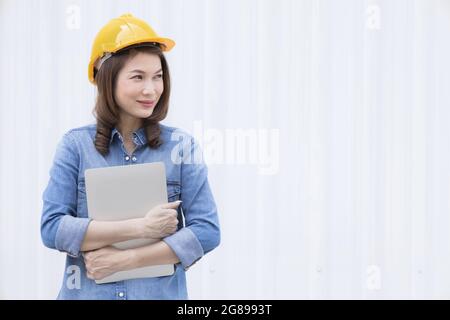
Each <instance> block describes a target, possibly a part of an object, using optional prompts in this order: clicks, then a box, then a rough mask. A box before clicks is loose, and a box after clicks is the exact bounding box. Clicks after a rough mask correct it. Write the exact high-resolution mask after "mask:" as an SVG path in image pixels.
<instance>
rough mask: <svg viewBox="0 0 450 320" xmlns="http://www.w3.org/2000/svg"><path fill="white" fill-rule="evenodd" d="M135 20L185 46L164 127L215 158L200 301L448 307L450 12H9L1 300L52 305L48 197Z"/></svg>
mask: <svg viewBox="0 0 450 320" xmlns="http://www.w3.org/2000/svg"><path fill="white" fill-rule="evenodd" d="M126 12H130V13H133V14H135V15H136V16H138V17H141V18H143V19H145V20H147V21H148V22H149V23H150V24H151V25H152V26H153V27H154V29H155V30H156V31H157V32H158V33H160V34H161V35H164V36H167V37H171V38H173V39H174V40H175V41H176V43H177V45H176V47H175V48H174V50H173V51H171V52H170V53H168V54H167V58H168V61H169V64H170V68H171V74H172V79H173V90H172V97H171V107H170V108H171V109H170V114H169V117H168V118H167V120H166V121H165V122H164V123H166V124H168V125H173V126H178V127H181V128H183V129H186V130H188V131H190V132H192V133H193V134H195V135H196V136H197V138H199V139H200V140H201V141H203V147H204V151H205V153H207V156H208V157H209V158H208V159H209V160H208V161H209V164H210V166H209V169H210V171H209V172H210V183H211V186H212V188H213V191H214V194H215V197H216V201H217V204H218V207H219V209H220V220H221V226H222V243H221V246H220V247H219V248H218V249H217V250H216V251H214V252H212V253H211V254H209V255H208V256H206V257H205V258H204V259H203V260H202V261H201V262H199V263H198V264H196V265H195V266H194V267H193V268H191V269H190V271H189V272H188V281H189V292H190V297H191V298H199V299H203V298H209V299H219V298H224V299H231V298H249V299H279V298H289V299H290V298H326V299H327V298H344V299H347V298H357V299H360V298H362V299H364V298H369V299H377V298H450V275H449V272H448V270H450V232H449V227H450V216H449V211H450V201H449V191H450V143H449V140H450V125H449V122H450V108H449V105H450V104H449V103H450V72H449V67H450V62H449V58H448V57H450V45H449V42H450V40H449V37H448V34H449V31H450V1H448V0H384V1H381V0H378V1H376V0H371V1H369V0H339V1H335V0H320V1H319V0H317V1H313V0H303V1H301V0H233V1H230V0H227V1H225V0H189V1H187V0H185V1H183V0H158V1H156V0H155V1H153V0H151V1H143V0H142V1H137V0H135V1H98V0H97V1H87V0H84V1H76V0H73V1H57V0H41V1H25V0H22V1H12V0H0V39H1V42H2V43H1V45H0V47H1V50H0V71H1V72H0V121H1V122H0V145H1V157H0V177H1V179H0V228H1V229H0V253H1V255H0V298H3V299H11V298H19V299H21V298H31V299H34V298H40V299H42V298H49V299H52V298H54V297H55V296H56V294H57V291H58V288H59V286H60V284H61V279H62V274H63V261H64V255H63V254H62V253H59V252H55V251H51V250H49V249H47V248H45V247H44V246H43V245H42V244H41V240H40V236H39V219H40V210H41V206H42V202H41V195H42V191H43V189H44V188H45V186H46V184H47V180H48V170H49V167H50V165H51V161H52V157H53V154H54V151H55V147H56V143H57V141H58V140H59V139H60V138H61V135H62V134H63V133H64V132H65V131H67V130H68V129H70V128H73V127H77V126H81V125H84V124H87V123H89V122H92V121H93V117H92V115H91V110H92V107H93V103H94V97H95V89H94V87H92V86H91V85H90V84H89V83H88V81H87V77H86V69H87V62H88V58H89V51H90V46H91V43H92V40H93V37H94V36H95V33H96V32H97V30H98V29H99V28H100V27H101V26H102V25H103V24H104V23H106V22H107V21H108V20H109V19H110V18H112V17H114V16H118V15H120V14H122V13H126ZM238 141H239V142H238Z"/></svg>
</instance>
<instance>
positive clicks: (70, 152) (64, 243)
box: [41, 131, 90, 257]
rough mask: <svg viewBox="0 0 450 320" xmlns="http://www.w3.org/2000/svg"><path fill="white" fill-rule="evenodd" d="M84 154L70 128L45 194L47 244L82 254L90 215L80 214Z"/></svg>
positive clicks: (43, 234) (43, 222) (43, 224)
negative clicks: (80, 215)
mask: <svg viewBox="0 0 450 320" xmlns="http://www.w3.org/2000/svg"><path fill="white" fill-rule="evenodd" d="M79 163H80V158H79V153H78V151H77V148H76V145H75V143H74V141H73V139H72V137H71V132H70V131H69V132H67V133H66V134H65V135H64V136H63V138H62V139H61V141H60V142H59V143H58V146H57V148H56V153H55V156H54V159H53V165H52V167H51V169H50V179H49V182H48V185H47V187H46V189H45V191H44V193H43V195H42V200H43V209H42V217H41V238H42V242H43V243H44V245H45V246H47V247H49V248H51V249H57V250H59V251H62V252H66V253H67V254H69V255H70V256H73V257H78V256H79V255H80V248H81V244H82V242H83V239H84V236H85V234H86V231H87V227H88V225H89V222H90V219H89V218H79V217H77V197H78V192H77V190H78V168H79Z"/></svg>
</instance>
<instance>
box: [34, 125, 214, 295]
mask: <svg viewBox="0 0 450 320" xmlns="http://www.w3.org/2000/svg"><path fill="white" fill-rule="evenodd" d="M160 127H161V138H162V140H163V144H162V145H161V146H160V147H159V148H157V149H151V148H149V147H148V145H147V144H146V143H147V138H146V135H145V130H144V128H140V129H139V130H138V131H136V132H134V133H133V139H134V143H135V144H136V146H137V147H136V149H135V150H134V152H133V154H131V155H128V154H127V152H126V150H125V147H124V144H123V138H122V136H121V135H120V132H119V131H118V130H117V129H113V131H112V134H111V140H110V149H109V153H108V154H107V155H106V156H102V155H101V154H100V153H99V152H98V151H97V150H96V149H95V146H94V137H95V133H96V125H95V124H92V125H87V126H84V127H81V128H76V129H72V130H70V131H68V132H67V133H66V134H65V135H64V136H63V138H62V139H61V141H60V142H59V144H58V147H57V150H56V153H55V156H54V161H53V165H52V168H51V169H50V179H49V182H48V185H47V188H46V189H45V191H44V193H43V196H42V198H43V210H42V220H41V236H42V241H43V243H44V244H45V246H47V247H49V248H52V249H57V250H59V251H61V252H65V253H67V259H66V266H65V270H64V279H63V283H62V286H61V290H60V292H59V295H58V299H188V294H187V288H186V276H185V271H186V270H187V269H188V268H189V267H190V266H191V265H192V264H194V263H195V262H196V261H197V260H199V259H200V258H201V257H202V256H203V255H204V254H206V253H208V252H209V251H211V250H212V249H214V248H215V247H217V246H218V245H219V242H220V229H219V221H218V216H217V208H216V205H215V202H214V198H213V195H212V193H211V189H210V187H209V183H208V177H207V167H206V165H205V163H204V162H203V161H202V155H201V151H200V148H199V146H198V144H197V143H196V141H195V140H194V139H193V138H192V137H191V136H190V135H189V134H187V133H185V132H183V131H181V130H179V129H176V128H172V127H168V126H164V125H162V124H160ZM157 161H162V162H164V164H165V167H166V177H167V194H168V201H169V202H172V201H175V200H182V201H183V202H182V204H181V205H180V207H179V208H178V214H179V216H178V220H179V221H180V224H179V226H178V231H177V232H176V233H174V234H172V235H170V236H168V237H166V238H164V239H163V241H165V242H166V243H167V244H168V245H169V246H170V248H171V249H172V250H173V251H174V252H175V254H176V255H177V256H178V258H179V260H180V263H177V264H176V265H175V273H174V274H173V275H171V276H166V277H156V278H143V279H133V280H126V281H119V282H114V283H108V284H96V283H95V281H94V280H91V279H89V278H87V276H86V268H85V264H84V261H83V257H82V255H81V252H80V248H81V244H82V242H83V239H84V236H85V233H86V230H87V227H88V224H89V222H90V218H89V217H88V211H87V202H86V189H85V179H84V171H85V170H86V169H89V168H100V167H108V166H118V165H134V164H138V163H148V162H157ZM183 218H184V219H183ZM183 220H184V223H183Z"/></svg>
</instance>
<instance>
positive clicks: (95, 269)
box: [83, 246, 130, 280]
mask: <svg viewBox="0 0 450 320" xmlns="http://www.w3.org/2000/svg"><path fill="white" fill-rule="evenodd" d="M83 257H84V263H85V265H86V271H87V272H86V274H87V277H88V278H89V279H93V280H100V279H103V278H105V277H107V276H109V275H111V274H113V273H116V272H118V271H123V270H126V269H127V266H128V264H129V262H130V257H129V251H128V250H119V249H116V248H114V247H112V246H108V247H104V248H101V249H97V250H93V251H88V252H85V253H83Z"/></svg>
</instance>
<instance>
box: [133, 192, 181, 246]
mask: <svg viewBox="0 0 450 320" xmlns="http://www.w3.org/2000/svg"><path fill="white" fill-rule="evenodd" d="M180 203H181V201H174V202H169V203H165V204H161V205H157V206H155V207H154V208H152V209H151V210H150V211H149V212H148V213H147V214H146V215H145V217H144V218H143V221H142V224H141V226H142V228H141V233H142V237H143V238H152V239H161V238H164V237H167V236H169V235H171V234H173V233H175V232H176V231H177V226H178V219H177V216H178V213H177V210H176V209H177V208H178V206H179V205H180Z"/></svg>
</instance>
